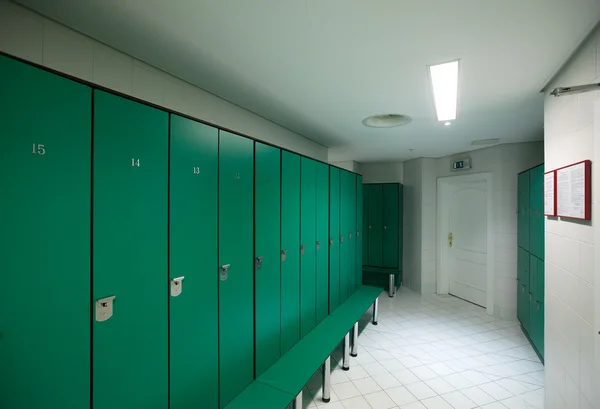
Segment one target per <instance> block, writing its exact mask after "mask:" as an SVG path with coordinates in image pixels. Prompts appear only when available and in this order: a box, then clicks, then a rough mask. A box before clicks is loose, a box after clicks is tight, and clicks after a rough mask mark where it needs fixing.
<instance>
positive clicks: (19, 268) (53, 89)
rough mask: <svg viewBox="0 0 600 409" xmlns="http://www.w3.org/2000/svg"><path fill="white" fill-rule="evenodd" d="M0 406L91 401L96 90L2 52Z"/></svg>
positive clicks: (71, 408) (76, 406)
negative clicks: (92, 214)
mask: <svg viewBox="0 0 600 409" xmlns="http://www.w3.org/2000/svg"><path fill="white" fill-rule="evenodd" d="M0 90H2V91H0V119H1V120H0V170H1V171H2V175H3V176H2V179H1V180H0V191H1V192H2V193H1V194H2V199H1V200H0V226H1V229H2V234H1V235H0V237H1V238H0V263H2V264H1V266H0V279H1V280H2V285H0V368H1V369H0V372H1V373H2V375H1V376H0V379H1V384H2V386H1V387H0V390H1V392H0V408H2V409H23V408H35V409H55V408H61V409H80V408H84V407H89V399H90V305H91V301H90V173H91V172H90V171H91V160H90V157H91V154H90V152H91V132H90V129H91V123H92V119H91V118H92V115H91V113H92V111H91V106H92V99H91V98H92V91H91V89H90V88H88V87H86V86H83V85H81V84H78V83H75V82H72V81H69V80H67V79H64V78H61V77H58V76H56V75H53V74H50V73H48V72H45V71H42V70H40V69H37V68H34V67H31V66H29V65H25V64H23V63H20V62H17V61H14V60H12V59H10V58H8V57H4V56H0Z"/></svg>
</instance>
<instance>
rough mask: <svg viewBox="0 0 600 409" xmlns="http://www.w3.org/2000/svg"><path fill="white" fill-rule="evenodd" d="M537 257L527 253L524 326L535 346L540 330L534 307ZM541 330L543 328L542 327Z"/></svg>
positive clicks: (536, 285)
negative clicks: (527, 278) (526, 313)
mask: <svg viewBox="0 0 600 409" xmlns="http://www.w3.org/2000/svg"><path fill="white" fill-rule="evenodd" d="M538 273H539V272H538V259H537V258H536V257H535V256H534V255H529V294H528V298H527V300H528V303H527V306H528V307H529V328H526V330H527V333H528V334H529V337H530V338H531V340H532V341H533V344H534V345H536V346H537V340H538V333H539V331H540V327H539V325H540V323H539V321H538V313H537V308H536V297H537V287H538ZM542 331H543V328H542Z"/></svg>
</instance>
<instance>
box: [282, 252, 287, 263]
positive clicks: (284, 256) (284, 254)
mask: <svg viewBox="0 0 600 409" xmlns="http://www.w3.org/2000/svg"><path fill="white" fill-rule="evenodd" d="M286 258H287V250H281V261H285V259H286Z"/></svg>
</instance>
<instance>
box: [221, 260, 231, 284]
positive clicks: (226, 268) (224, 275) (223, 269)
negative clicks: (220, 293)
mask: <svg viewBox="0 0 600 409" xmlns="http://www.w3.org/2000/svg"><path fill="white" fill-rule="evenodd" d="M229 267H231V264H225V265H222V266H221V274H219V278H220V279H221V281H225V280H227V276H228V274H229Z"/></svg>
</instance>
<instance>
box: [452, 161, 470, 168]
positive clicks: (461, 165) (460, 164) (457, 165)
mask: <svg viewBox="0 0 600 409" xmlns="http://www.w3.org/2000/svg"><path fill="white" fill-rule="evenodd" d="M470 168H471V161H470V160H469V159H463V160H457V161H454V162H452V170H464V169H470Z"/></svg>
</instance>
